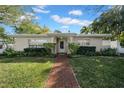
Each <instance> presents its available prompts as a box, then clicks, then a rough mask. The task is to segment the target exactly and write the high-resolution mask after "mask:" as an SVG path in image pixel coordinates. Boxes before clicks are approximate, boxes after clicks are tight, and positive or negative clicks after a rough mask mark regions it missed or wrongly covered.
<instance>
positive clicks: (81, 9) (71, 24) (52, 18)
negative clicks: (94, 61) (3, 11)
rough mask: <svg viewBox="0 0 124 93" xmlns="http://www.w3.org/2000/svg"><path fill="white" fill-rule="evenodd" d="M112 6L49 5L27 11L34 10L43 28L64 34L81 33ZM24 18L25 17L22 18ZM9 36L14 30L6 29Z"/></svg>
mask: <svg viewBox="0 0 124 93" xmlns="http://www.w3.org/2000/svg"><path fill="white" fill-rule="evenodd" d="M110 8H111V6H101V5H98V6H95V5H93V6H90V5H48V6H25V8H24V9H25V10H26V11H27V12H28V13H29V11H31V10H33V11H34V13H33V14H32V13H30V14H32V15H33V16H35V18H34V21H35V22H37V23H39V25H41V26H44V25H46V26H48V27H49V28H50V29H51V31H52V32H54V30H61V31H62V32H68V30H70V32H74V33H80V29H81V27H82V26H88V25H89V24H91V23H92V22H93V20H94V19H95V18H97V17H99V16H100V14H101V13H103V12H105V11H108V10H109V9H110ZM22 18H23V17H22ZM6 31H7V33H9V34H12V33H13V29H12V28H10V27H6Z"/></svg>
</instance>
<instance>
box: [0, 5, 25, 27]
mask: <svg viewBox="0 0 124 93" xmlns="http://www.w3.org/2000/svg"><path fill="white" fill-rule="evenodd" d="M21 9H22V6H9V5H6V6H5V5H4V6H0V23H1V24H6V25H13V24H15V23H16V21H17V19H18V18H19V16H21V15H22V14H23V11H22V10H21Z"/></svg>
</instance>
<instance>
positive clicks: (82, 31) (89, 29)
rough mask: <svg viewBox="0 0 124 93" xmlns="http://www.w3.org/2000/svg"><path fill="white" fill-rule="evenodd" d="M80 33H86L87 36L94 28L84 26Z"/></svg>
mask: <svg viewBox="0 0 124 93" xmlns="http://www.w3.org/2000/svg"><path fill="white" fill-rule="evenodd" d="M80 33H85V34H88V33H92V27H91V26H88V27H86V26H83V27H82V28H81V30H80Z"/></svg>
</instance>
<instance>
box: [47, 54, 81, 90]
mask: <svg viewBox="0 0 124 93" xmlns="http://www.w3.org/2000/svg"><path fill="white" fill-rule="evenodd" d="M45 87H47V88H78V87H79V85H78V83H77V81H76V79H75V77H74V74H73V71H72V69H71V67H70V65H69V63H68V58H67V56H66V55H58V56H57V57H56V59H55V64H54V65H53V68H52V70H51V72H50V75H49V78H48V81H47V83H46V86H45Z"/></svg>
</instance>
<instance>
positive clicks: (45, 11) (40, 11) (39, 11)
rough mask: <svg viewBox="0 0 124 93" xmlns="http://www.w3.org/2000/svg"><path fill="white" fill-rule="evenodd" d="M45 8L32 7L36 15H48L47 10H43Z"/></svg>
mask: <svg viewBox="0 0 124 93" xmlns="http://www.w3.org/2000/svg"><path fill="white" fill-rule="evenodd" d="M45 7H46V6H37V7H32V9H33V11H34V12H36V13H45V14H46V13H50V11H49V10H45Z"/></svg>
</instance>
